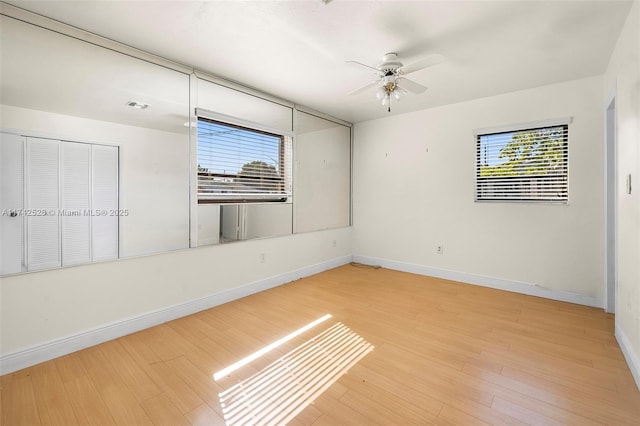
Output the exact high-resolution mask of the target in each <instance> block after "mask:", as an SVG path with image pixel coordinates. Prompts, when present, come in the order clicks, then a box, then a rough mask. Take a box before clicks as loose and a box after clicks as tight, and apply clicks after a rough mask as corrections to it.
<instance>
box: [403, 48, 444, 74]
mask: <svg viewBox="0 0 640 426" xmlns="http://www.w3.org/2000/svg"><path fill="white" fill-rule="evenodd" d="M442 62H444V56H442V55H440V54H438V53H434V54H433V55H429V56H427V57H426V58H423V59H421V60H419V61H418V62H414V63H412V64H409V65H407V66H405V67H402V68H400V70H402V74H404V75H408V74H411V73H412V72H416V71H420V70H422V69H425V68H428V67H432V66H434V65H438V64H441V63H442Z"/></svg>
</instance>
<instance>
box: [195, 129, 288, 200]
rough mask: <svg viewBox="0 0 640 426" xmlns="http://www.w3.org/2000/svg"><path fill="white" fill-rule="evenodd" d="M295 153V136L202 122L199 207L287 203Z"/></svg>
mask: <svg viewBox="0 0 640 426" xmlns="http://www.w3.org/2000/svg"><path fill="white" fill-rule="evenodd" d="M291 153H292V139H291V137H290V136H285V135H278V134H273V133H268V132H263V131H259V130H254V129H249V128H245V127H240V126H236V125H231V124H227V123H222V122H219V121H214V120H209V119H205V118H198V155H197V163H198V202H199V203H229V202H232V203H247V202H265V201H280V202H284V201H287V199H288V198H289V197H290V196H291V183H292V182H291V169H292V155H291Z"/></svg>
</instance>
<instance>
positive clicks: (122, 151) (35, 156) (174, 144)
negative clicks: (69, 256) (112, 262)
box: [0, 16, 190, 266]
mask: <svg viewBox="0 0 640 426" xmlns="http://www.w3.org/2000/svg"><path fill="white" fill-rule="evenodd" d="M0 19H1V22H0V27H1V28H0V31H1V34H0V35H1V37H0V43H1V45H0V50H1V51H2V61H1V62H0V73H1V74H0V92H1V93H2V98H1V103H2V104H1V105H0V108H1V110H0V112H1V114H0V117H1V121H0V127H1V130H2V132H4V133H5V134H11V135H16V136H18V137H20V138H22V139H18V140H21V141H23V142H24V143H18V142H16V147H15V149H13V148H12V149H13V150H14V151H16V152H18V151H24V152H26V153H27V155H26V157H25V158H26V163H25V164H24V166H25V167H24V170H23V171H22V172H21V173H22V182H20V181H19V180H17V179H16V180H13V181H12V182H13V183H14V185H23V187H24V186H25V185H32V186H33V185H37V184H38V182H36V180H34V179H35V178H34V176H35V174H34V173H36V171H37V170H38V168H39V166H38V164H40V163H39V162H43V163H42V164H45V163H46V164H49V165H50V169H51V173H52V176H53V175H55V176H59V179H60V180H59V184H60V185H63V186H61V187H60V188H59V192H60V191H61V193H62V194H63V195H64V194H71V193H72V192H71V191H72V190H77V191H79V192H81V193H82V194H84V195H86V194H90V195H91V197H93V199H92V198H91V197H89V196H87V197H84V198H83V199H86V200H85V201H84V204H82V207H83V209H86V212H87V213H86V214H96V212H95V211H96V210H97V208H98V207H100V202H99V201H98V198H96V197H98V195H99V197H102V198H100V199H103V198H104V199H109V200H111V199H113V200H115V201H114V202H115V205H114V204H113V203H112V204H110V208H109V209H108V210H109V211H108V212H106V214H108V215H112V216H113V220H110V221H109V223H113V222H114V221H115V223H116V225H115V226H111V227H109V230H108V231H105V232H109V233H116V235H115V236H114V235H110V236H105V238H107V237H108V240H109V241H116V242H117V244H116V249H117V257H118V258H122V257H128V256H137V255H143V254H150V253H157V252H163V251H167V250H175V249H181V248H186V247H188V246H189V170H190V160H189V158H190V157H189V124H188V123H189V75H188V74H187V73H183V72H179V71H176V70H173V69H168V68H166V67H163V66H159V65H156V64H152V63H150V62H147V61H144V60H140V59H137V58H134V57H131V56H128V55H125V54H121V53H118V52H115V51H113V50H110V49H106V48H103V47H100V46H97V45H94V44H90V43H87V42H84V41H81V40H78V39H75V38H73V37H69V36H65V35H62V34H59V33H56V32H53V31H49V30H46V29H43V28H40V27H37V26H34V25H31V24H27V23H24V22H22V21H19V20H16V19H13V18H9V17H6V16H2V17H1V18H0ZM33 138H39V139H38V140H39V142H38V143H39V145H37V146H36V144H35V142H33V141H32V139H33ZM83 144H84V145H83ZM18 145H19V146H18ZM100 147H106V148H104V149H108V148H109V147H112V148H113V149H112V150H108V151H106V152H108V153H109V155H110V156H112V157H113V158H110V160H109V161H111V162H115V164H116V165H117V169H116V170H117V173H116V175H115V178H116V179H117V181H115V186H114V187H113V188H114V189H113V190H112V191H111V193H107V190H106V189H105V190H104V191H103V192H100V191H101V190H102V189H104V188H106V187H104V188H103V187H101V186H100V185H103V182H101V181H97V180H96V181H91V180H87V179H88V176H89V177H90V176H95V175H96V173H98V172H99V171H100V170H99V167H101V165H102V164H104V161H103V160H102V159H100V158H101V157H100V156H104V155H106V154H104V153H103V151H101V150H102V149H103V148H100ZM49 148H50V149H49ZM71 148H75V149H74V150H71ZM29 153H31V154H29ZM92 156H93V157H92ZM41 157H42V158H41ZM45 157H46V158H45ZM85 157H86V158H85ZM99 157H100V158H99ZM87 159H89V160H91V161H89V160H87ZM56 162H57V163H58V165H57V166H56V165H55V164H56ZM3 168H4V165H3ZM40 169H42V168H41V167H40ZM42 170H44V169H42ZM78 170H80V171H82V173H80V172H77V171H78ZM54 172H55V173H54ZM76 172H77V173H76ZM17 173H20V172H17ZM25 173H26V174H25ZM52 180H53V177H52ZM42 182H43V184H44V182H46V179H45V180H43V181H42ZM4 183H5V182H3V185H4ZM64 185H66V187H65V186H64ZM110 185H112V186H113V185H114V182H112V181H110ZM101 188H102V189H101ZM5 190H6V191H8V192H7V193H9V192H10V193H18V194H19V193H20V189H19V188H5V187H4V186H3V188H2V191H3V194H4V193H5ZM83 191H84V192H83ZM24 192H25V191H23V193H24ZM51 193H53V192H51ZM85 193H86V194H85ZM29 194H31V195H33V194H35V192H33V191H31V192H29V191H27V196H28V195H29ZM60 200H62V201H61V204H59V205H56V206H53V207H54V209H53V210H51V214H53V215H54V216H55V217H56V218H58V219H56V218H54V219H51V220H49V222H51V224H50V225H51V226H50V228H51V230H52V231H51V232H54V233H59V234H60V235H59V238H62V240H63V241H70V240H68V238H67V237H69V236H70V229H72V228H71V227H69V226H67V225H65V223H66V222H67V221H68V220H66V219H65V220H62V219H61V217H62V215H64V214H65V213H67V211H66V207H69V209H70V210H74V209H75V207H74V209H72V208H71V207H73V206H75V205H74V204H73V203H72V202H71V201H69V202H68V203H67V204H64V205H63V204H62V203H63V201H64V200H65V198H64V197H62V198H60ZM36 201H37V200H35V199H33V200H30V199H28V198H27V199H19V200H16V203H17V204H16V205H22V206H25V207H26V206H29V205H33V206H34V207H35V206H36V204H38V202H39V201H38V202H36ZM29 203H31V204H29ZM3 207H5V206H3ZM7 207H10V206H7ZM54 210H55V211H54ZM74 212H75V210H74V211H73V212H71V211H69V214H73V213H74ZM82 214H84V213H82ZM5 222H6V221H3V222H2V234H3V235H5V232H7V233H8V234H11V235H15V234H17V231H15V232H14V231H12V230H10V229H5V228H7V227H13V226H18V227H19V226H20V225H18V224H19V223H24V221H22V220H16V221H12V222H11V223H9V224H7V223H5ZM27 222H29V223H33V225H29V224H27V226H34V227H36V222H38V221H35V220H32V219H29V221H27ZM77 222H78V223H82V224H85V222H86V223H94V224H95V225H94V226H93V227H92V229H94V230H97V229H98V225H97V224H98V223H101V222H103V221H100V220H97V219H94V220H92V221H89V220H88V219H87V220H80V219H78V220H77ZM47 223H48V222H47ZM69 223H71V222H69ZM74 223H75V222H74ZM54 228H55V229H54ZM105 229H106V228H105ZM34 230H35V228H34ZM26 231H27V232H26V235H29V231H30V230H29V229H27V230H26ZM8 234H7V235H8ZM52 235H53V234H52ZM52 238H53V237H52ZM23 240H24V238H23ZM69 244H70V243H69ZM69 244H66V245H63V246H62V247H63V249H65V253H68V252H69V251H70V250H71V249H72V245H69ZM84 244H85V245H86V244H87V242H86V241H85V242H84ZM35 249H36V247H35V246H34V247H33V250H31V251H32V253H29V252H27V253H25V254H26V256H22V257H24V258H25V259H30V256H32V255H34V254H35V253H36V252H35V251H34V250H35ZM26 250H27V251H29V246H28V245H27V248H26ZM98 251H99V250H98V249H94V250H93V255H95V256H94V257H96V256H97V257H98V258H100V256H98ZM3 253H4V251H3ZM64 255H65V254H63V257H62V261H63V263H64ZM93 255H92V256H93ZM90 258H91V256H89V255H88V254H87V255H86V256H84V257H82V259H85V260H86V259H90ZM108 258H113V256H112V254H110V255H109V257H108ZM78 262H79V263H82V262H80V261H78ZM52 264H53V263H52ZM63 266H64V265H63Z"/></svg>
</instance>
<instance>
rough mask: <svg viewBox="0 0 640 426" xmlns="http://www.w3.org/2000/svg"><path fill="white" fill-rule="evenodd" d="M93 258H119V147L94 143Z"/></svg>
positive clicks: (92, 198)
mask: <svg viewBox="0 0 640 426" xmlns="http://www.w3.org/2000/svg"><path fill="white" fill-rule="evenodd" d="M91 156H92V179H91V181H92V197H91V207H92V209H93V213H94V216H93V217H92V243H93V260H94V261H95V260H110V259H117V258H118V219H119V216H118V214H117V213H118V148H117V147H115V146H102V145H93V147H92V155H91Z"/></svg>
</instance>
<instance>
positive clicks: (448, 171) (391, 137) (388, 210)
mask: <svg viewBox="0 0 640 426" xmlns="http://www.w3.org/2000/svg"><path fill="white" fill-rule="evenodd" d="M424 96H429V94H428V93H427V94H426V95H424ZM601 105H602V78H601V77H594V78H588V79H583V80H578V81H570V82H566V83H562V84H556V85H552V86H546V87H540V88H536V89H530V90H524V91H519V92H514V93H509V94H505V95H499V96H495V97H490V98H484V99H478V100H474V101H470V102H465V103H460V104H455V105H449V106H444V107H440V108H434V109H429V110H423V111H418V112H414V113H409V114H403V115H397V116H392V117H389V118H384V119H378V120H373V121H368V122H363V123H358V124H356V125H355V129H354V166H353V167H354V169H353V174H354V177H353V179H354V183H353V184H354V194H353V213H354V221H353V225H354V242H353V245H354V256H366V257H372V258H379V259H386V260H392V261H396V262H404V263H407V264H412V265H419V266H424V267H428V268H436V269H442V270H447V271H455V272H457V273H465V274H472V275H474V276H480V277H490V278H495V279H500V280H506V281H510V282H518V283H524V285H525V286H526V285H527V284H530V285H532V286H539V287H537V288H540V287H543V288H546V289H549V290H552V291H555V292H558V291H560V292H568V293H576V294H578V295H581V296H586V297H587V298H591V299H592V300H595V301H597V303H598V304H599V303H600V301H601V300H602V297H603V207H602V203H603V195H602V193H603V164H602V135H603V120H602V110H601ZM567 116H571V117H573V123H572V124H571V125H570V126H569V186H570V189H569V191H570V193H569V200H570V203H569V205H549V204H539V205H532V204H516V203H511V204H506V203H474V184H475V177H474V173H475V170H474V165H475V140H474V137H473V130H474V129H478V128H484V127H492V126H501V125H509V124H518V123H526V122H532V121H539V120H545V119H553V118H561V117H567ZM437 245H442V246H444V254H436V246H437Z"/></svg>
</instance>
